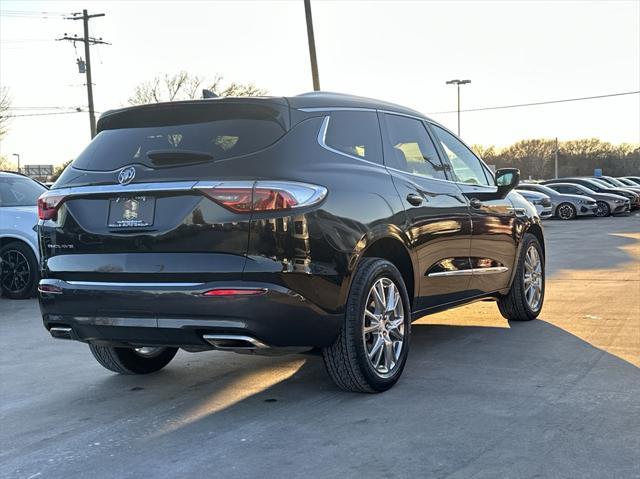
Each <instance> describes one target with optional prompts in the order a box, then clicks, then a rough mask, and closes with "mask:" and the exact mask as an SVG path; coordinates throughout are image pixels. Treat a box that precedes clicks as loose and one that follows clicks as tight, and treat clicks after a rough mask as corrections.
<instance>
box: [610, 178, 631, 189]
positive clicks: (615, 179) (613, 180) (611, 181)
mask: <svg viewBox="0 0 640 479" xmlns="http://www.w3.org/2000/svg"><path fill="white" fill-rule="evenodd" d="M607 179H608V180H609V183H613V184H614V185H616V186H622V187H623V188H624V187H625V186H627V185H625V184H624V183H623V182H622V181H620V180H618V179H617V178H607Z"/></svg>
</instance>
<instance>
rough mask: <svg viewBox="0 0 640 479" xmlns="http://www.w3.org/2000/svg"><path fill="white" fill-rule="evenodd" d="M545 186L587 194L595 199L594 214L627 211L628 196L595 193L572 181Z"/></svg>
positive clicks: (601, 214) (606, 214)
mask: <svg viewBox="0 0 640 479" xmlns="http://www.w3.org/2000/svg"><path fill="white" fill-rule="evenodd" d="M539 186H546V187H547V188H550V189H552V190H555V191H557V192H558V193H563V194H564V193H568V194H576V193H579V194H581V195H588V196H589V197H591V198H593V199H594V200H596V203H597V205H598V210H597V211H596V216H601V217H602V216H611V215H619V214H626V213H629V207H630V202H629V199H628V198H625V197H624V196H619V195H613V194H611V193H597V192H595V191H593V190H591V189H589V188H587V187H586V186H582V185H578V184H574V183H550V184H548V185H539Z"/></svg>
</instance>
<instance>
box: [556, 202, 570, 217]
mask: <svg viewBox="0 0 640 479" xmlns="http://www.w3.org/2000/svg"><path fill="white" fill-rule="evenodd" d="M558 217H560V219H563V220H570V219H571V218H573V208H572V207H571V205H569V204H564V205H560V207H559V208H558Z"/></svg>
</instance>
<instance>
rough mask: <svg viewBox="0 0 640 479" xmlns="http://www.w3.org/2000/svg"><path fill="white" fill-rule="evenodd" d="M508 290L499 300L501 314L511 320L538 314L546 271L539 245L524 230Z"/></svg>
mask: <svg viewBox="0 0 640 479" xmlns="http://www.w3.org/2000/svg"><path fill="white" fill-rule="evenodd" d="M517 265H518V266H517V268H516V273H515V278H514V279H513V284H512V285H511V289H510V290H509V293H508V294H507V295H506V296H504V297H502V298H500V299H499V300H498V309H500V313H501V314H502V316H503V317H504V318H506V319H508V320H510V321H531V320H532V319H535V318H537V317H538V315H539V314H540V310H541V309H542V303H543V302H544V285H545V272H544V271H545V270H544V256H543V254H542V246H540V242H539V241H538V239H537V238H536V237H535V236H534V235H532V234H530V233H526V234H525V235H524V239H523V241H522V250H521V252H520V257H519V258H518V263H517Z"/></svg>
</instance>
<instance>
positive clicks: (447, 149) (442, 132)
mask: <svg viewBox="0 0 640 479" xmlns="http://www.w3.org/2000/svg"><path fill="white" fill-rule="evenodd" d="M429 127H430V128H431V129H432V130H433V132H434V135H435V137H436V138H437V139H438V143H439V146H440V148H441V151H442V154H443V155H444V157H445V158H446V160H448V161H449V164H450V165H451V170H452V172H453V175H454V176H455V179H456V184H457V186H458V187H459V188H460V190H461V191H462V193H463V195H464V196H465V197H466V198H467V199H468V200H469V205H470V212H471V228H472V235H471V251H470V262H471V268H472V270H473V275H472V277H471V284H470V285H469V287H470V289H471V290H472V292H474V294H483V293H487V292H492V291H497V290H500V289H504V288H506V287H508V285H509V280H510V275H511V272H512V269H513V268H514V267H515V260H516V251H517V242H516V238H515V226H516V224H515V223H516V211H515V209H514V206H513V204H512V203H511V201H510V200H509V197H508V196H507V197H506V198H502V199H496V197H495V193H496V191H497V187H496V186H495V179H494V177H493V174H492V173H491V171H490V170H489V168H488V167H487V166H486V165H485V164H484V163H483V162H482V161H481V160H480V159H479V158H478V157H477V156H476V155H475V154H474V153H473V152H472V151H471V149H470V148H468V147H467V146H466V145H465V144H464V143H462V141H460V140H459V139H458V138H456V137H455V136H454V135H453V134H452V133H451V132H449V131H447V130H446V129H444V128H443V127H441V126H440V125H436V124H434V123H430V124H429ZM511 194H515V193H511Z"/></svg>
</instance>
